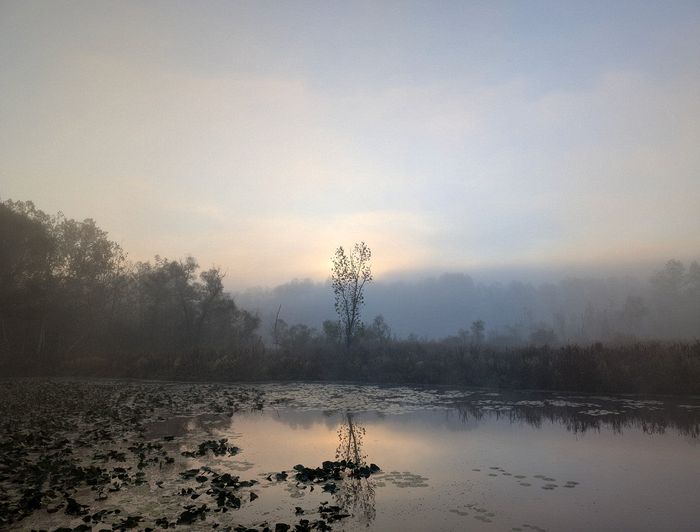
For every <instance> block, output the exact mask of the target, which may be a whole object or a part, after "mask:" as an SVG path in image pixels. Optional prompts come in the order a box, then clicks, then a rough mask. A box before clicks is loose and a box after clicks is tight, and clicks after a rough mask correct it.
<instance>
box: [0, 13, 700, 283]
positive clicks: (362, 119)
mask: <svg viewBox="0 0 700 532" xmlns="http://www.w3.org/2000/svg"><path fill="white" fill-rule="evenodd" d="M699 23H700V8H699V6H698V4H697V2H673V3H671V4H661V3H654V2H644V3H640V2H614V3H602V2H598V3H596V2H594V3H590V2H589V3H586V4H566V3H561V2H537V3H532V2H529V3H526V4H523V3H518V2H512V3H507V2H504V3H498V4H494V3H477V2H474V3H464V2H440V3H439V4H438V5H435V4H434V3H426V2H380V3H377V2H352V3H326V2H306V3H303V4H301V5H300V4H299V3H293V4H281V3H265V2H251V3H240V2H237V3H232V2H208V3H207V4H206V6H201V5H199V4H193V3H176V5H175V6H173V4H172V3H170V2H167V3H166V2H149V3H140V2H138V3H137V2H118V3H111V4H94V3H92V2H70V3H62V2H52V3H49V4H47V3H35V2H32V1H9V2H3V4H2V7H0V90H2V94H3V98H2V101H1V102H0V158H1V159H2V161H3V165H2V168H1V169H0V182H2V191H0V192H1V193H2V196H3V199H4V198H6V197H12V198H14V199H33V200H35V201H36V202H37V203H38V205H39V206H40V207H41V208H43V209H45V210H47V211H50V212H55V211H58V210H63V211H64V212H65V213H66V214H67V215H68V216H71V217H76V218H82V217H86V216H94V217H96V218H97V221H98V223H99V224H100V225H101V226H103V227H104V228H105V229H107V230H109V231H110V234H111V235H112V236H113V237H114V238H116V239H117V240H118V241H120V242H122V243H123V245H124V247H125V248H126V249H127V250H128V251H130V252H131V256H132V258H136V259H143V258H147V257H149V256H151V255H152V254H153V253H156V252H159V253H161V254H164V255H167V256H171V257H177V256H182V255H184V254H185V253H194V254H195V255H196V256H197V257H198V258H199V259H200V260H201V262H202V263H203V264H205V265H207V264H210V263H211V262H215V263H217V264H220V265H222V266H223V268H224V270H227V271H228V272H229V276H228V278H227V280H228V282H230V283H232V284H236V285H239V286H240V285H246V284H255V283H270V282H279V281H284V280H287V279H289V278H291V277H305V276H311V277H316V278H323V277H324V276H325V275H326V272H327V261H328V256H329V255H330V253H331V252H332V250H333V249H334V248H335V246H336V245H338V244H339V243H345V244H348V243H350V242H352V241H354V240H359V239H365V240H367V241H368V243H369V244H370V245H371V247H372V248H373V250H374V251H375V256H376V260H375V264H376V271H377V272H381V273H384V272H387V271H390V270H406V269H415V268H428V267H434V268H443V269H463V268H465V267H468V266H489V265H505V264H514V265H524V264H538V263H541V262H544V261H551V262H557V261H559V262H562V261H573V262H576V261H579V262H581V261H584V260H585V261H613V262H614V261H620V260H629V261H633V260H636V259H639V258H640V257H654V258H656V257H662V258H664V259H665V258H668V256H670V255H678V254H682V253H683V251H684V250H685V249H689V248H692V247H693V246H695V247H697V244H698V236H697V235H698V234H700V231H699V229H700V226H699V225H698V224H699V223H700V218H699V217H698V215H697V205H698V203H699V202H700V196H699V194H700V187H698V186H697V174H698V171H699V170H700V159H699V158H698V150H697V149H696V147H697V145H698V144H699V143H700V142H699V141H700V126H698V124H700V106H698V98H697V94H698V89H699V88H700V63H699V62H698V57H700V37H699V35H698V32H697V27H698V24H699ZM300 237H303V238H300ZM280 254H282V255H284V256H285V260H284V261H280V260H278V258H279V256H280Z"/></svg>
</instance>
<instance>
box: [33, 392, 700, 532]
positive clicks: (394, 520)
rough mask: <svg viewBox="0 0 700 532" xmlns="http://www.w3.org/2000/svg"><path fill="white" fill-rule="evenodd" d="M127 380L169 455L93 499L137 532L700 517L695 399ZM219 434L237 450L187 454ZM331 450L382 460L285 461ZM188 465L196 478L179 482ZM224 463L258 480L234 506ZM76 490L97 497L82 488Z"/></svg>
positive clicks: (50, 521) (595, 523)
mask: <svg viewBox="0 0 700 532" xmlns="http://www.w3.org/2000/svg"><path fill="white" fill-rule="evenodd" d="M129 386H132V387H133V390H131V391H130V393H131V392H133V393H135V394H137V396H138V394H139V393H140V394H146V395H148V393H149V386H156V387H157V390H158V395H157V396H158V397H161V398H162V397H165V398H168V399H167V400H162V401H160V402H157V404H158V406H157V407H156V408H153V411H152V412H149V413H148V415H146V416H145V417H144V419H143V420H141V421H140V423H142V425H143V426H142V430H141V431H140V432H139V436H138V438H139V441H143V442H159V443H158V444H159V445H162V446H163V452H164V453H167V454H168V456H172V457H173V462H172V463H167V464H163V463H160V464H159V466H158V467H150V466H149V467H144V468H143V471H144V472H145V473H144V475H142V477H143V478H144V479H145V481H144V482H142V483H140V484H139V485H133V483H132V484H129V483H128V482H127V483H126V484H127V485H125V486H123V487H122V489H120V490H118V491H114V492H111V493H109V497H108V498H106V499H105V500H103V501H94V502H90V504H91V505H92V507H91V511H94V510H95V509H98V508H123V509H128V512H129V513H130V514H135V515H136V514H138V515H139V516H141V517H142V518H143V519H142V521H141V522H140V523H141V524H140V526H148V525H146V523H147V522H149V521H153V520H154V519H156V518H159V517H163V516H165V518H166V519H167V518H168V516H171V517H170V518H169V521H170V523H171V524H175V522H174V517H172V516H177V515H179V514H180V513H181V512H182V511H183V508H185V507H186V506H187V505H188V504H191V505H196V506H197V507H198V508H199V507H201V505H202V504H207V505H208V507H207V508H208V509H207V511H206V512H203V513H202V517H203V519H200V518H197V519H196V520H194V521H193V522H192V523H189V524H188V525H187V527H186V528H199V529H205V528H206V529H211V528H212V526H214V527H215V528H219V529H226V528H227V527H229V529H233V528H234V527H235V526H243V527H250V528H255V529H257V530H261V529H264V528H265V527H266V526H267V527H269V528H271V529H273V530H274V528H275V525H276V524H278V523H285V524H289V525H292V526H294V525H296V524H299V523H300V522H301V520H302V519H307V520H308V521H309V526H311V524H313V523H314V522H317V521H319V520H320V519H323V521H324V523H325V524H326V525H327V526H330V527H332V529H333V530H366V529H371V530H467V529H468V530H567V531H570V530H688V531H690V530H697V526H698V522H699V519H700V505H698V502H699V499H698V495H697V487H696V486H697V481H698V479H699V478H700V445H699V444H700V440H699V439H698V435H699V434H700V400H698V399H697V398H686V399H680V400H679V399H673V398H651V399H649V398H639V397H629V396H627V397H610V396H589V395H580V394H578V395H577V394H557V393H533V392H530V393H525V392H498V391H475V390H459V389H425V388H409V387H374V386H343V385H320V384H319V385H312V384H279V385H278V384H265V385H260V386H256V387H255V390H254V391H252V390H251V391H249V392H247V393H248V394H249V397H251V398H252V401H248V403H246V404H245V408H243V407H241V408H237V407H236V408H230V409H228V408H224V407H227V406H231V405H228V403H231V402H232V401H231V400H230V399H229V400H228V401H218V402H217V400H218V399H221V398H222V397H223V398H226V397H228V395H227V394H229V393H232V391H233V390H236V386H235V385H230V386H228V385H216V386H212V385H181V384H170V385H155V384H134V383H131V384H130V385H129ZM245 388H246V389H250V387H249V386H248V387H245ZM152 391H153V390H151V392H152ZM187 397H194V398H197V401H193V402H192V403H190V404H188V403H187ZM173 398H174V399H173ZM149 401H150V400H149ZM135 404H136V405H138V404H139V403H138V400H136V402H135ZM148 404H153V401H150V402H149V403H148ZM207 404H209V405H210V406H211V405H212V404H215V405H219V406H220V407H219V408H207ZM164 405H165V406H164ZM167 405H169V406H167ZM222 405H223V406H222ZM217 410H218V411H217ZM222 410H224V411H222ZM226 410H230V411H226ZM221 439H226V440H227V442H226V444H225V446H230V447H233V446H235V447H236V448H238V449H237V450H236V452H235V453H234V452H231V453H229V452H224V453H222V454H219V455H217V454H214V453H213V452H210V451H206V452H204V453H202V454H198V453H197V449H198V446H199V445H200V444H201V443H202V442H206V441H220V440H221ZM126 440H129V438H126ZM127 444H128V441H126V442H124V443H122V444H120V445H122V446H124V445H127ZM183 453H184V455H183ZM147 456H150V455H147ZM338 460H346V461H351V462H353V463H356V464H358V463H359V464H366V465H369V464H377V465H378V466H379V467H380V468H381V470H380V471H378V472H374V473H373V474H369V475H368V476H360V477H352V476H348V475H347V473H348V471H345V472H344V474H343V475H342V478H341V479H339V480H336V481H333V482H332V484H333V487H332V488H331V489H325V490H324V486H326V484H327V482H325V481H323V482H305V481H300V480H299V479H298V477H297V473H298V471H297V470H295V469H294V466H295V465H298V464H299V465H303V466H306V467H312V468H315V467H317V466H321V464H322V462H324V461H338ZM131 467H133V466H131ZM134 470H135V469H134ZM188 470H190V471H195V470H198V472H197V474H196V475H197V477H198V478H194V476H191V477H189V478H185V477H183V475H182V472H183V471H185V472H186V471H188ZM222 473H229V474H231V475H235V476H238V477H239V478H240V479H241V480H243V481H254V482H252V483H251V484H250V485H245V486H243V487H241V488H237V491H236V492H235V493H236V496H237V497H238V498H239V499H240V507H237V508H229V509H228V511H223V509H222V508H219V509H218V510H217V505H216V503H215V501H214V499H213V497H214V494H212V492H211V486H212V484H213V482H212V480H213V479H215V478H216V475H221V474H222ZM193 475H194V473H193ZM93 491H94V490H93ZM75 498H76V499H77V500H80V501H81V502H86V503H87V502H88V501H89V500H90V501H92V499H94V498H95V497H94V493H90V489H89V488H87V487H84V488H83V489H82V490H78V491H76V495H75ZM333 506H336V507H338V508H339V510H336V511H335V513H324V511H323V508H324V507H325V508H328V507H333ZM334 515H335V517H336V518H337V519H335V520H334V519H333V516H334ZM328 517H330V519H328ZM70 519H73V521H70V524H69V526H76V523H79V522H80V521H79V520H77V518H69V517H67V516H66V515H65V513H64V512H60V511H59V512H55V513H51V514H49V513H48V512H42V511H36V512H34V513H33V514H32V515H31V516H29V517H27V518H26V519H25V520H24V521H22V522H21V527H20V528H26V527H27V526H28V525H30V526H31V527H36V528H46V529H49V528H51V527H53V526H59V525H65V524H66V521H67V520H70ZM180 526H182V525H180ZM95 529H99V527H97V528H95Z"/></svg>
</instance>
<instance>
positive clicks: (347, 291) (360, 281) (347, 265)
mask: <svg viewBox="0 0 700 532" xmlns="http://www.w3.org/2000/svg"><path fill="white" fill-rule="evenodd" d="M371 258H372V252H371V251H370V249H369V247H368V246H367V244H365V243H364V242H360V243H359V244H355V245H354V247H353V249H352V252H350V254H346V253H345V250H344V249H343V246H340V247H339V248H338V249H336V251H335V255H334V257H333V259H332V260H333V267H332V269H331V281H332V284H333V293H334V294H335V310H336V312H337V313H338V316H339V318H340V321H341V323H342V325H343V333H344V337H345V345H346V346H347V347H350V344H351V343H352V340H353V338H354V336H355V333H356V332H357V329H358V327H359V325H360V310H361V308H362V305H363V304H364V301H365V297H364V292H363V290H364V287H365V284H366V283H368V282H370V281H372V269H371V266H370V263H369V261H370V259H371Z"/></svg>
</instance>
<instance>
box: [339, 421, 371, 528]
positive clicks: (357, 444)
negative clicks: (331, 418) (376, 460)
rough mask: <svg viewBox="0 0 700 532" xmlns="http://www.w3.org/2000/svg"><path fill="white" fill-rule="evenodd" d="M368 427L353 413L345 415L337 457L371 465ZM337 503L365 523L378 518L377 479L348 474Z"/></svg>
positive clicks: (359, 464) (362, 464) (341, 485)
mask: <svg viewBox="0 0 700 532" xmlns="http://www.w3.org/2000/svg"><path fill="white" fill-rule="evenodd" d="M364 436H365V428H364V427H363V426H362V425H360V424H359V423H357V421H355V419H354V417H353V415H352V414H351V413H349V412H348V413H346V414H345V415H344V416H343V421H342V422H341V424H340V428H338V448H337V449H336V451H335V458H336V460H345V461H347V462H352V463H353V464H355V466H356V467H359V466H366V465H367V455H366V454H364V452H363V449H362V444H363V439H364ZM335 499H336V504H337V505H338V506H340V507H342V508H343V509H344V510H345V511H346V512H348V513H350V514H352V515H353V516H355V517H357V518H358V519H359V520H360V521H362V522H364V523H365V524H369V523H370V522H371V521H373V520H374V517H375V515H376V513H377V510H376V508H375V495H374V481H373V480H372V479H370V478H369V477H356V476H348V477H346V478H345V479H344V481H343V482H342V483H341V484H340V486H339V489H338V491H336V492H335Z"/></svg>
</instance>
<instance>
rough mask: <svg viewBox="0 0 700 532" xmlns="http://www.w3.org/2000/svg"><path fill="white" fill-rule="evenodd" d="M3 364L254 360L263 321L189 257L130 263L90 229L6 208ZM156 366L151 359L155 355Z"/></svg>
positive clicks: (88, 223)
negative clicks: (220, 356)
mask: <svg viewBox="0 0 700 532" xmlns="http://www.w3.org/2000/svg"><path fill="white" fill-rule="evenodd" d="M0 249H2V259H1V260H0V357H2V362H3V365H7V366H22V365H25V366H33V367H37V366H46V365H51V364H64V363H76V364H79V363H89V360H88V359H90V358H95V357H101V356H105V355H109V356H112V357H119V356H124V354H125V353H148V354H151V355H152V354H155V353H161V354H166V353H167V356H168V357H170V358H171V359H173V363H177V361H178V357H179V358H180V359H181V360H185V358H186V357H183V355H184V354H185V353H193V352H198V351H200V350H207V349H210V350H220V351H227V350H228V351H230V350H238V351H245V350H255V349H260V347H261V346H260V339H259V337H258V336H257V335H256V334H255V330H256V329H257V327H258V324H259V319H258V318H257V316H255V315H253V314H251V313H249V312H247V311H245V310H242V309H239V308H238V307H237V306H236V304H235V303H234V301H233V299H232V298H231V297H230V295H229V294H227V293H226V292H225V291H224V288H223V282H222V281H223V279H224V276H225V274H224V273H223V272H222V271H221V269H220V268H217V267H212V268H209V269H206V270H202V269H200V267H199V265H198V264H197V261H196V260H195V259H194V258H193V257H187V258H186V259H184V260H170V259H167V258H163V257H158V256H156V257H155V259H154V260H153V261H152V262H151V261H146V262H136V263H131V262H129V261H128V260H127V256H126V253H125V252H124V251H123V250H122V248H121V247H120V246H119V245H118V244H117V243H116V242H114V241H112V240H110V239H109V237H108V234H107V233H106V232H105V231H103V230H102V229H100V228H99V227H98V226H97V225H96V223H95V222H94V220H92V219H86V220H83V221H76V220H73V219H70V218H67V217H65V216H64V215H63V214H61V213H59V214H57V215H48V214H46V213H44V212H43V211H41V210H39V209H37V208H36V207H35V206H34V204H33V203H31V202H22V201H11V200H7V201H4V202H2V203H0ZM149 356H150V355H149Z"/></svg>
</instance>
